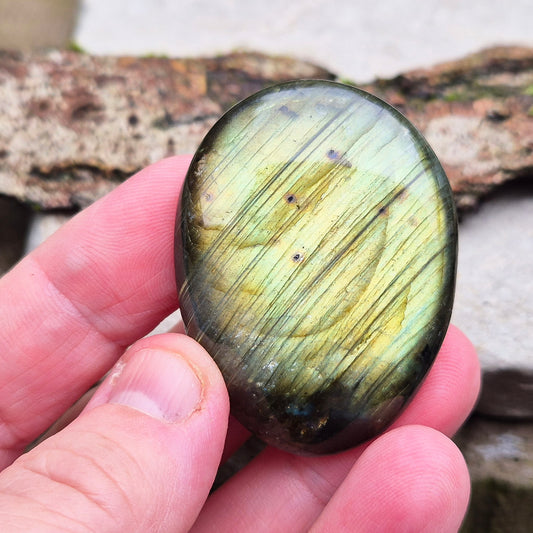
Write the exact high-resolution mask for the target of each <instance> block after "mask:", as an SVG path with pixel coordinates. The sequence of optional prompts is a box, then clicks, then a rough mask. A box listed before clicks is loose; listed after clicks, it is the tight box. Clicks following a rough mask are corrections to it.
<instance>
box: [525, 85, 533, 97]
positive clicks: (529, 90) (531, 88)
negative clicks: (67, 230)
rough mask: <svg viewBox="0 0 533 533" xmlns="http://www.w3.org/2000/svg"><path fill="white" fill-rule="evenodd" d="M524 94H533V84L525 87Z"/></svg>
mask: <svg viewBox="0 0 533 533" xmlns="http://www.w3.org/2000/svg"><path fill="white" fill-rule="evenodd" d="M524 94H527V95H529V96H533V85H530V86H529V87H526V88H525V89H524Z"/></svg>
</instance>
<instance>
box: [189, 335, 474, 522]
mask: <svg viewBox="0 0 533 533" xmlns="http://www.w3.org/2000/svg"><path fill="white" fill-rule="evenodd" d="M478 389H479V363H478V360H477V356H476V353H475V350H474V348H473V347H472V345H471V344H470V342H468V340H467V339H466V337H464V335H462V334H461V333H460V332H459V331H458V330H457V329H456V328H451V329H450V332H449V334H448V335H447V336H446V339H445V341H444V345H443V347H442V349H441V351H440V353H439V355H438V357H437V360H436V362H435V364H434V365H433V367H432V369H431V370H430V375H429V376H428V378H427V379H426V381H425V382H424V384H423V385H422V387H421V388H420V390H419V395H420V396H421V399H420V400H419V398H418V395H417V397H416V398H415V399H414V400H413V401H412V402H411V404H410V405H409V406H408V407H407V409H406V411H405V412H404V413H403V415H402V416H401V418H400V419H399V420H398V421H397V425H398V424H404V425H405V424H406V423H409V424H418V423H420V424H429V425H430V426H431V427H433V428H435V429H437V430H438V431H444V432H449V434H450V433H451V432H453V431H455V429H456V428H457V427H458V425H459V424H460V423H461V422H462V421H463V420H464V419H465V418H466V416H467V415H468V413H469V411H470V409H471V408H472V406H473V402H474V401H475V398H476V397H477V392H478ZM402 420H403V422H402ZM367 446H368V445H363V446H359V447H357V448H354V449H353V450H349V451H347V452H344V453H341V454H337V455H330V456H323V457H297V456H293V455H290V454H285V453H282V452H279V451H277V450H273V449H268V450H267V451H266V452H264V453H263V454H261V455H260V456H258V457H257V458H256V459H255V460H254V461H253V462H252V463H250V464H249V465H248V466H247V467H246V468H245V469H244V470H242V471H241V472H239V473H238V474H237V475H236V476H234V477H233V478H232V479H230V480H229V482H228V483H226V484H225V485H223V486H222V487H221V488H220V489H218V490H217V491H216V492H215V493H214V494H213V495H212V496H211V497H210V498H209V500H208V502H207V504H206V507H205V508H204V511H203V512H202V514H201V516H200V517H199V520H198V522H197V524H195V527H196V529H194V530H193V531H195V532H201V531H209V524H213V523H216V524H217V531H219V532H221V533H222V532H226V531H227V532H230V531H234V530H235V529H234V528H233V526H232V524H233V523H234V521H235V520H238V521H239V522H238V523H240V524H242V525H243V526H242V528H241V531H248V530H251V525H252V524H254V523H261V524H267V525H268V526H269V527H273V523H272V520H273V519H274V518H275V519H276V520H280V522H281V523H282V524H284V527H285V529H283V528H281V529H279V531H287V530H289V531H306V530H307V529H308V528H309V527H310V526H311V524H312V523H313V521H314V520H315V519H316V518H317V517H318V516H319V515H320V513H321V512H322V510H323V508H324V506H325V505H326V503H327V502H328V501H329V499H330V498H331V496H332V495H333V494H334V492H335V491H336V490H337V487H338V486H339V485H340V484H341V483H342V481H343V480H344V478H345V477H346V475H347V473H348V472H349V471H350V469H351V468H352V466H353V464H354V462H355V461H356V460H357V459H358V458H359V457H360V455H361V454H362V453H363V451H364V449H365V448H366V447H367ZM354 497H356V496H354ZM231 502H240V503H239V506H238V508H236V506H235V505H234V504H231ZM272 509H276V512H275V517H272ZM236 515H237V516H236ZM254 531H260V530H254ZM264 531H277V529H268V527H265V529H264Z"/></svg>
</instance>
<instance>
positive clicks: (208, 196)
mask: <svg viewBox="0 0 533 533" xmlns="http://www.w3.org/2000/svg"><path fill="white" fill-rule="evenodd" d="M203 197H204V200H205V201H206V202H212V201H213V193H211V192H209V191H207V192H204V194H203Z"/></svg>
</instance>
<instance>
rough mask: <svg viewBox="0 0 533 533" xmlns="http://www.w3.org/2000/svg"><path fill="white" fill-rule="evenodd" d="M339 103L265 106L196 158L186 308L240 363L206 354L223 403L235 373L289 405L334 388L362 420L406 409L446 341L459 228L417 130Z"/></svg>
mask: <svg viewBox="0 0 533 533" xmlns="http://www.w3.org/2000/svg"><path fill="white" fill-rule="evenodd" d="M339 87H340V86H337V85H333V84H332V86H331V88H327V87H326V89H323V90H316V91H305V90H303V89H302V88H301V87H299V86H296V87H294V88H292V89H288V90H284V91H280V92H272V93H271V94H268V93H267V94H264V95H263V96H262V97H261V98H258V99H257V100H256V101H255V102H252V103H251V104H250V105H248V106H244V107H242V108H241V109H240V110H238V111H235V112H233V115H232V116H231V120H227V121H225V122H223V124H222V125H221V126H220V127H219V129H218V130H217V131H216V132H215V133H212V135H211V138H209V142H208V143H207V145H206V148H205V149H202V148H201V149H200V151H199V153H198V154H197V160H196V162H195V164H194V165H193V167H192V169H191V174H190V176H189V179H188V183H187V186H186V187H187V188H186V191H185V193H184V203H185V205H186V209H187V210H188V211H187V213H188V214H187V218H184V221H185V224H184V226H185V241H184V242H185V248H186V250H187V253H188V261H189V262H188V265H189V267H188V272H187V278H186V280H185V283H184V285H183V287H182V297H183V296H184V295H185V294H187V295H188V296H189V297H190V298H191V299H192V300H193V301H194V306H195V308H196V310H197V313H198V314H199V321H200V323H201V324H202V331H200V332H199V333H198V334H197V337H198V339H199V340H200V341H202V337H203V336H204V335H209V337H210V342H211V343H212V342H213V340H214V342H215V343H216V344H220V345H222V346H225V347H226V348H228V349H229V350H230V351H231V352H232V353H236V354H239V357H237V358H236V360H235V361H228V360H225V359H224V358H222V357H221V358H220V360H219V359H217V357H216V354H213V355H214V356H215V359H217V362H218V363H219V365H220V366H221V368H222V370H223V372H224V373H225V377H226V380H227V382H228V384H229V386H230V390H231V384H232V382H233V381H238V380H239V379H240V378H241V376H240V375H238V374H241V373H242V372H245V373H246V374H247V375H249V376H250V378H248V380H249V381H251V380H255V384H256V385H257V386H259V387H262V388H263V389H264V390H267V391H270V392H276V393H280V394H283V393H284V392H286V393H288V394H290V396H291V397H293V396H295V395H296V396H298V397H309V396H312V395H313V394H314V393H316V392H317V391H320V390H323V389H324V388H325V387H327V386H328V384H330V383H334V382H336V383H338V382H341V383H342V384H343V387H345V388H346V389H348V390H350V391H352V393H353V394H354V395H355V394H356V395H357V398H358V401H359V407H358V409H359V412H360V413H362V414H363V415H364V416H372V415H373V414H375V413H376V412H377V411H376V410H378V411H379V409H380V408H381V407H382V406H383V405H385V403H387V402H389V401H391V400H392V399H394V398H395V397H398V396H399V397H402V394H403V392H402V391H404V389H405V394H406V395H407V394H409V393H410V391H407V389H406V383H408V382H409V378H410V374H412V372H413V365H416V364H418V363H419V361H418V358H419V357H420V353H421V352H423V351H424V349H425V345H426V344H427V342H428V341H427V337H428V335H429V337H439V336H440V337H441V336H442V332H439V331H434V330H435V329H436V328H437V329H438V328H439V327H441V328H442V325H440V324H439V319H438V317H440V316H441V315H442V314H443V313H442V305H443V301H444V302H445V304H446V305H449V306H451V298H452V297H451V296H450V295H449V293H450V291H452V292H453V274H454V268H455V262H454V261H455V255H454V254H455V242H454V235H455V233H454V232H455V219H454V217H453V206H452V205H451V197H450V193H449V186H448V183H447V181H446V178H445V176H444V174H443V172H442V169H441V168H440V166H438V163H437V164H436V165H437V166H435V163H436V160H435V158H434V156H433V154H432V153H431V152H430V150H429V151H428V149H427V147H426V146H425V145H421V144H420V142H421V139H420V138H418V137H417V135H418V134H416V132H414V130H413V128H412V127H410V126H409V125H408V123H407V122H406V121H405V119H403V118H402V117H401V116H400V115H399V114H397V113H394V112H391V110H390V108H383V107H382V106H380V105H379V103H378V102H377V101H376V100H373V99H366V98H364V97H361V95H358V94H356V95H355V96H354V93H353V91H352V90H351V89H349V90H344V89H343V90H341V89H339ZM304 93H305V94H304ZM444 314H446V312H445V313H444ZM436 317H437V319H436ZM446 325H447V324H446ZM227 351H228V350H223V352H224V353H227Z"/></svg>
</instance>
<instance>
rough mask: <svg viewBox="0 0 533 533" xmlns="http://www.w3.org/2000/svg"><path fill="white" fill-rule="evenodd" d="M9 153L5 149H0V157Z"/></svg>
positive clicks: (3, 157)
mask: <svg viewBox="0 0 533 533" xmlns="http://www.w3.org/2000/svg"><path fill="white" fill-rule="evenodd" d="M8 155H9V152H8V151H7V150H0V159H5V158H6V157H7V156H8Z"/></svg>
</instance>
